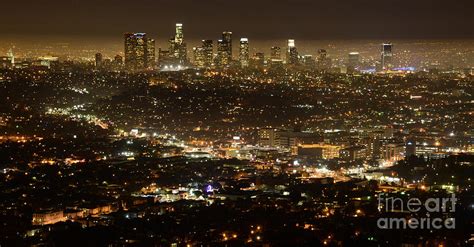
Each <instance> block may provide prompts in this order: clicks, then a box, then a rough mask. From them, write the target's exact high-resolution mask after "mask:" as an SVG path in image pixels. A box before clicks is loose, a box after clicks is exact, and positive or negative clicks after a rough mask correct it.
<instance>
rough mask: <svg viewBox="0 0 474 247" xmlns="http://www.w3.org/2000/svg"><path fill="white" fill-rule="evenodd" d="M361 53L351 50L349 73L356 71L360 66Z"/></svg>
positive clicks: (348, 65) (348, 62)
mask: <svg viewBox="0 0 474 247" xmlns="http://www.w3.org/2000/svg"><path fill="white" fill-rule="evenodd" d="M359 62H360V54H359V53H358V52H350V53H349V57H348V61H347V73H354V71H355V70H356V68H357V67H358V66H359Z"/></svg>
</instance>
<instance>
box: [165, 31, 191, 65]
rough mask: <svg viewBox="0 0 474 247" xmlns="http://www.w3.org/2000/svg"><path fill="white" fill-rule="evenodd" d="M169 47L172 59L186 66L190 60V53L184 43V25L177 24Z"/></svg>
mask: <svg viewBox="0 0 474 247" xmlns="http://www.w3.org/2000/svg"><path fill="white" fill-rule="evenodd" d="M169 45H170V49H169V52H170V58H172V60H174V61H175V62H176V63H178V64H185V63H186V62H187V60H188V56H187V53H188V51H187V47H186V43H185V42H184V32H183V24H181V23H176V32H175V35H174V37H172V38H171V39H170V40H169Z"/></svg>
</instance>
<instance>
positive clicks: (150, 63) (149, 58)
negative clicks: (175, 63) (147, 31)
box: [146, 38, 156, 68]
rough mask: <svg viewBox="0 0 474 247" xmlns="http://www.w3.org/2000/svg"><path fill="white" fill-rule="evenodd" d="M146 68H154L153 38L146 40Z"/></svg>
mask: <svg viewBox="0 0 474 247" xmlns="http://www.w3.org/2000/svg"><path fill="white" fill-rule="evenodd" d="M146 42H147V43H146V68H154V67H155V65H156V58H155V57H156V53H155V40H154V39H150V38H148V39H147V40H146Z"/></svg>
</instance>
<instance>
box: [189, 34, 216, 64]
mask: <svg viewBox="0 0 474 247" xmlns="http://www.w3.org/2000/svg"><path fill="white" fill-rule="evenodd" d="M193 54H194V65H196V67H198V68H209V67H211V65H212V56H213V47H212V40H202V44H201V46H200V47H194V48H193Z"/></svg>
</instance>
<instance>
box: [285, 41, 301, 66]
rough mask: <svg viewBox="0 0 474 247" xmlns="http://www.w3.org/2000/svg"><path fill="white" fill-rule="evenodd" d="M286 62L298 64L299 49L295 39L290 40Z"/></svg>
mask: <svg viewBox="0 0 474 247" xmlns="http://www.w3.org/2000/svg"><path fill="white" fill-rule="evenodd" d="M286 63H287V64H291V65H296V64H298V50H297V49H296V44H295V40H294V39H289V40H288V50H287V52H286Z"/></svg>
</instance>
